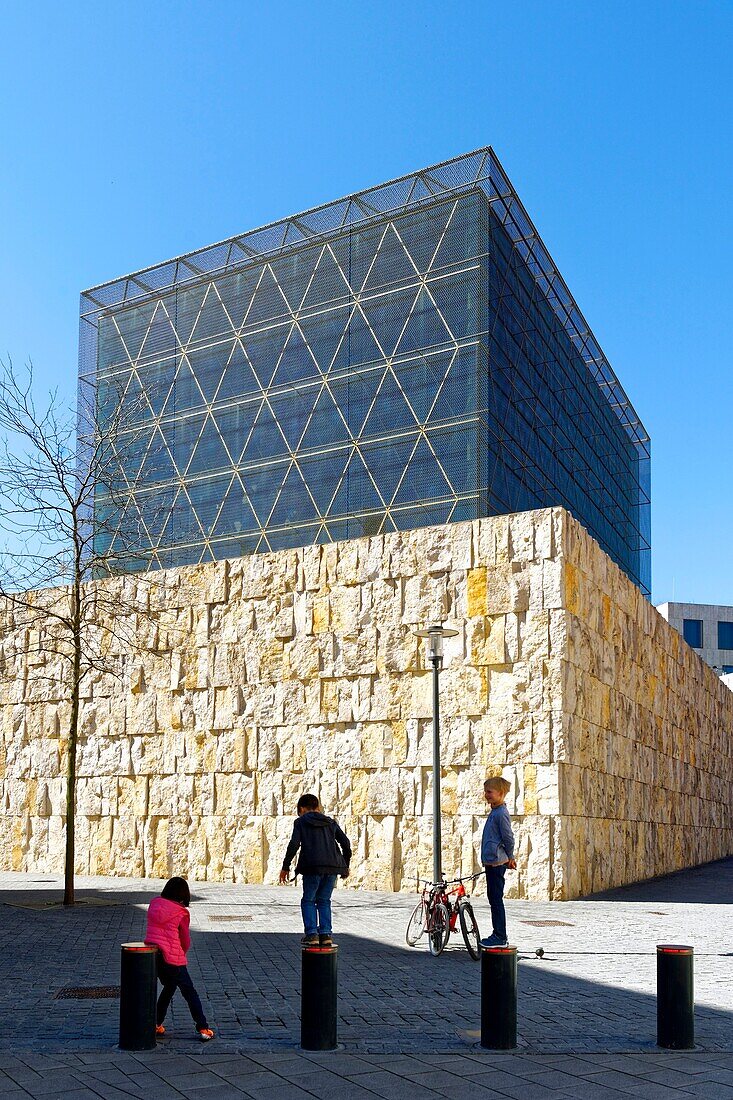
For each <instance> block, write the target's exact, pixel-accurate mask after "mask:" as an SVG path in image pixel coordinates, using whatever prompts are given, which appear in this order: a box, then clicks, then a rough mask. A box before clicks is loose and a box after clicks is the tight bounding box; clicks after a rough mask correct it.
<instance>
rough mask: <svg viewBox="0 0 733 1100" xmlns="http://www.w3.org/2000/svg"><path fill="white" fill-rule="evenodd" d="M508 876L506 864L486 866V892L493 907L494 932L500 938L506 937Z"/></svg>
mask: <svg viewBox="0 0 733 1100" xmlns="http://www.w3.org/2000/svg"><path fill="white" fill-rule="evenodd" d="M505 877H506V864H505V863H504V864H502V866H501V867H487V868H486V893H487V894H488V896H489V905H490V907H491V921H492V923H493V925H494V928H493V932H494V935H495V936H499V937H500V939H502V940H505V939H506V914H505V912H504V879H505Z"/></svg>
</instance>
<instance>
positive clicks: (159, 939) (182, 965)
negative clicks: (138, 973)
mask: <svg viewBox="0 0 733 1100" xmlns="http://www.w3.org/2000/svg"><path fill="white" fill-rule="evenodd" d="M190 904H191V891H190V890H189V888H188V883H187V882H186V880H185V878H171V879H169V880H168V882H166V884H165V886H164V887H163V890H162V893H161V895H160V897H159V898H153V900H152V901H151V903H150V905H149V906H148V927H147V930H146V932H145V942H146V943H154V944H155V946H156V947H157V948H158V957H157V967H158V978H159V979H160V981H161V984H162V986H163V991H162V993H161V994H160V997H159V998H158V1009H157V1020H156V1023H157V1027H156V1028H155V1032H156V1035H165V1028H164V1027H163V1020H164V1019H165V1014H166V1012H167V1011H168V1005H169V1004H170V1003H171V999H172V997H173V994H174V993H175V991H176V990H177V989H180V991H181V993H182V994H183V996H184V998H185V1000H186V1003H187V1005H188V1007H189V1009H190V1010H191V1015H192V1016H193V1022H194V1024H195V1025H196V1030H197V1031H198V1033H199V1035H200V1036H201V1039H202V1040H203V1041H204V1042H206V1041H207V1040H208V1039H213V1038H214V1032H213V1031H212V1030H211V1028H210V1027H209V1025H208V1024H207V1022H206V1017H205V1016H204V1010H203V1008H202V1006H201V1000H200V998H199V995H198V993H197V992H196V990H195V989H194V985H193V982H192V981H191V975H190V974H189V973H188V967H187V965H186V961H187V960H186V952H187V951H188V949H189V947H190V946H191V935H190V932H189V926H190V923H191V914H190V913H189V911H188V907H189V905H190Z"/></svg>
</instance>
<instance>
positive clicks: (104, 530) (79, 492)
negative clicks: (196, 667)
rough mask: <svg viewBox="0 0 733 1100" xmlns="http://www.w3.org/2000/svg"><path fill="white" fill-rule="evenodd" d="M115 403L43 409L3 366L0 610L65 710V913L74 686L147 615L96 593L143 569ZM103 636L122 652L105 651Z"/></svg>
mask: <svg viewBox="0 0 733 1100" xmlns="http://www.w3.org/2000/svg"><path fill="white" fill-rule="evenodd" d="M122 396H123V395H122V394H121V393H115V392H114V389H112V388H110V386H109V385H107V386H106V388H105V390H104V392H103V393H100V391H99V390H97V389H96V388H93V387H91V386H89V387H87V388H86V390H84V389H81V388H80V393H79V396H78V402H77V406H76V407H72V406H71V405H70V404H65V403H64V402H63V401H62V400H61V399H60V398H59V396H58V393H57V392H51V393H49V394H47V395H46V397H45V399H44V400H43V402H42V403H41V404H40V405H39V403H38V401H37V399H36V398H35V396H34V385H33V371H32V367H31V366H30V365H28V366H27V367H26V368H24V369H23V371H22V372H20V374H18V373H16V371H15V370H14V368H13V364H12V362H8V363H3V362H0V432H2V433H3V435H4V438H3V439H2V441H1V442H0V529H1V530H2V531H3V532H4V536H5V537H4V540H3V542H4V545H3V546H2V548H1V549H0V599H3V600H4V602H5V608H6V610H9V611H11V612H12V615H13V619H14V622H15V625H16V627H20V628H25V629H26V631H28V632H29V638H31V639H36V640H35V641H33V640H29V641H28V646H29V647H30V650H31V651H32V649H33V645H35V646H36V647H37V649H38V651H39V656H43V657H44V658H45V659H48V658H49V657H50V658H51V660H52V661H53V662H55V666H53V667H52V673H51V675H52V678H54V679H55V680H60V681H61V685H60V687H61V690H62V692H63V696H64V697H65V698H66V699H67V700H68V702H69V704H70V707H69V727H68V751H67V771H66V836H65V859H64V904H65V905H73V904H74V857H75V806H76V769H77V745H78V740H79V728H80V717H81V715H80V708H81V699H82V685H83V683H84V679H85V677H86V676H88V674H90V673H92V672H94V671H95V670H96V671H100V672H104V673H110V672H112V673H113V674H119V673H120V672H121V669H120V667H119V658H115V657H114V656H110V652H111V651H112V652H113V653H114V651H115V650H116V651H117V652H118V653H119V652H124V651H125V649H128V650H129V648H130V647H131V646H132V647H139V645H140V642H139V641H138V640H137V639H136V638H135V637H134V636H133V632H134V625H133V624H134V623H135V620H136V618H137V616H138V615H139V614H140V613H143V614H144V613H145V609H144V608H140V607H139V606H133V605H132V604H131V602H130V599H131V597H129V596H127V597H123V595H122V594H123V593H124V592H125V590H126V589H125V585H124V584H123V583H119V584H110V583H105V582H104V578H108V577H111V576H113V575H115V574H119V573H120V572H125V571H127V570H129V569H130V568H134V567H135V566H136V565H137V566H138V567H139V564H140V559H139V555H140V546H141V534H142V531H141V519H140V514H139V509H138V508H137V507H136V506H135V504H134V492H133V490H134V470H135V468H136V465H137V467H138V468H139V465H140V459H139V454H140V449H141V448H140V445H139V437H140V430H141V429H140V425H141V415H140V414H141V409H140V408H139V407H133V406H132V405H131V404H130V402H128V401H123V400H122ZM136 454H137V456H138V457H137V463H135V461H134V459H133V457H132V456H134V455H136ZM131 478H132V480H131ZM123 516H124V517H125V518H124V521H122V522H121V520H122V517H123ZM135 555H137V560H136V559H135ZM132 587H133V586H129V585H128V586H127V590H130V589H131V588H132ZM135 587H137V586H135ZM146 603H147V601H146ZM110 634H112V635H114V634H116V635H117V640H118V641H119V642H120V643H121V645H118V646H111V645H110Z"/></svg>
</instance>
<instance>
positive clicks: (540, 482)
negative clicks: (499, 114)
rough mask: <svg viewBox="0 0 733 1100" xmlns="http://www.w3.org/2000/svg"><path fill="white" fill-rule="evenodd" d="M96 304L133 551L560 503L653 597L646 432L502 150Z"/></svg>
mask: <svg viewBox="0 0 733 1100" xmlns="http://www.w3.org/2000/svg"><path fill="white" fill-rule="evenodd" d="M81 305H82V308H81V314H82V317H81V330H80V333H81V335H80V377H81V380H82V383H83V382H84V381H90V382H91V383H92V384H94V385H95V386H97V389H98V401H99V408H100V410H101V411H102V410H104V409H105V408H109V407H110V406H111V405H112V404H113V403H114V402H115V401H116V400H119V399H120V397H122V400H123V401H125V402H127V403H128V404H129V405H133V404H136V403H141V404H142V406H143V408H144V417H143V425H144V441H143V443H144V445H143V446H141V447H137V446H136V447H135V448H129V447H127V448H125V447H122V446H121V447H120V460H119V467H120V468H119V470H118V471H116V472H115V475H114V478H113V480H114V482H115V485H116V487H117V488H119V486H120V485H121V486H122V488H123V490H125V489H126V492H127V496H128V499H127V500H126V501H125V502H123V504H122V505H121V506H120V507H119V508H118V514H119V532H118V536H119V537H118V538H117V540H116V541H115V540H114V539H112V541H111V548H112V551H113V552H114V551H115V550H117V551H118V552H119V554H120V555H122V554H123V553H124V548H125V547H126V546H127V545H129V544H130V542H134V543H135V548H136V551H138V553H137V554H136V557H135V560H134V562H131V563H130V564H129V565H128V567H130V568H140V567H141V563H142V564H144V562H145V561H147V562H149V563H150V564H153V565H156V566H157V565H170V564H183V563H186V562H193V561H199V560H201V561H206V560H211V559H212V558H218V557H222V556H233V555H238V554H244V553H251V552H255V551H261V550H266V549H270V548H271V549H278V548H282V547H286V546H291V545H299V544H302V543H307V542H324V541H329V540H332V539H338V538H346V537H351V536H353V535H358V534H363V533H372V532H376V531H383V530H393V529H394V528H406V527H412V526H418V525H422V524H427V523H441V522H445V521H447V520H458V519H467V518H470V517H472V516H474V515H483V514H487V513H488V514H490V513H492V512H500V511H511V510H519V509H523V508H530V507H535V506H542V505H546V504H564V505H565V506H566V507H568V508H570V509H571V510H572V511H573V512H574V513H575V515H576V516H578V518H579V519H580V520H581V522H583V523H584V524H585V526H587V527H588V529H589V530H590V531H591V533H592V534H594V535H595V537H596V538H597V539H598V540H599V542H600V543H601V545H602V546H604V548H605V549H606V550H607V551H608V552H609V553H610V554H611V556H612V557H614V558H615V559H616V561H618V562H619V564H620V565H621V566H622V567H623V568H624V569H626V571H627V572H628V573H629V575H630V576H632V578H633V579H634V580H636V581H637V583H640V584H641V586H642V588H643V589H645V590H647V591H648V588H649V583H650V582H649V568H648V565H649V440H648V436H647V434H646V432H645V431H644V428H643V425H642V424H641V423H640V421H639V418H638V417H637V415H636V413H635V412H634V410H633V408H632V406H631V404H630V402H629V401H628V398H627V397H626V395H625V393H624V391H623V389H622V387H621V386H620V384H619V382H618V379H617V378H616V376H615V374H614V372H613V370H612V369H611V367H610V365H609V364H608V362H607V360H606V359H605V356H604V355H603V352H602V351H601V349H600V347H599V346H598V344H597V342H596V340H595V338H594V336H593V334H592V332H591V330H590V328H589V326H588V324H587V322H586V321H585V319H584V317H583V315H582V313H581V311H580V310H579V308H578V306H577V304H576V303H575V301H574V299H573V297H572V295H571V294H570V292H569V290H568V288H567V286H566V284H565V282H564V280H563V279H562V277H561V276H560V274H559V272H558V271H557V268H556V267H555V265H554V263H553V261H552V259H551V257H550V255H549V253H548V252H547V249H546V248H545V246H544V244H543V242H542V240H541V239H540V237H539V235H538V234H537V231H536V229H535V228H534V226H533V224H532V222H531V220H530V219H529V217H528V215H527V213H526V211H525V210H524V207H523V206H522V204H521V202H520V200H519V199H518V197H517V195H516V193H515V192H514V190H513V188H512V187H511V185H510V183H509V181H508V179H507V177H506V175H505V173H504V172H503V169H502V168H501V165H500V164H499V162H498V160H497V158H496V156H495V154H494V153H493V151H492V150H491V149H481V150H478V151H476V152H475V153H470V154H466V155H465V156H463V157H459V158H456V159H455V160H454V161H450V162H447V163H445V164H442V165H437V166H434V167H433V168H429V169H425V170H423V171H421V172H417V173H414V174H413V175H410V176H407V177H404V178H403V179H400V180H395V181H392V182H391V183H388V184H384V185H381V186H380V187H376V188H372V189H371V190H369V191H365V192H361V193H359V194H358V195H352V196H350V197H348V198H347V199H343V200H339V201H337V202H333V203H329V204H327V205H326V206H323V207H320V208H318V209H316V210H310V211H306V212H305V213H303V214H299V215H296V216H293V217H291V218H287V219H284V220H283V221H281V222H278V223H275V224H273V225H270V226H266V227H264V228H263V229H259V230H253V231H252V232H250V233H246V234H243V235H242V236H239V237H236V238H232V239H231V240H229V241H225V242H222V243H221V244H218V245H214V246H211V247H210V248H206V249H201V250H199V251H198V252H195V253H190V254H188V255H186V256H183V257H180V258H178V259H177V260H173V261H170V262H169V263H166V264H162V265H159V266H158V267H155V268H151V269H148V270H146V271H142V272H138V273H136V274H135V275H132V276H129V277H128V278H126V279H120V280H117V281H115V282H114V283H109V284H106V285H105V286H101V287H97V288H95V289H94V290H91V291H88V292H86V293H85V294H83V295H82V303H81ZM137 427H138V429H139V428H140V425H138V426H137ZM123 442H124V441H123ZM131 450H132V451H133V452H134V453H132V454H130V453H129V452H130V451H131ZM98 503H99V508H100V512H101V511H104V514H105V515H106V516H109V515H110V514H112V515H114V509H113V508H112V506H111V504H110V502H109V500H105V497H104V493H103V492H102V491H100V493H99V501H98ZM105 541H106V542H110V532H109V531H105ZM141 555H142V557H141ZM119 567H120V568H123V567H125V565H124V563H122V562H120V566H119Z"/></svg>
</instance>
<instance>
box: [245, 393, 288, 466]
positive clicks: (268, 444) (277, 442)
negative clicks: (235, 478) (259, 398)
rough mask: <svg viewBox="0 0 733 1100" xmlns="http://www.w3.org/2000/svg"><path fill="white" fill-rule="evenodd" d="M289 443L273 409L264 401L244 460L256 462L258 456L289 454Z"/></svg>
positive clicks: (246, 448)
mask: <svg viewBox="0 0 733 1100" xmlns="http://www.w3.org/2000/svg"><path fill="white" fill-rule="evenodd" d="M287 452H288V445H287V443H286V442H285V438H284V436H283V433H282V432H281V431H280V429H279V427H278V425H277V421H276V420H275V417H274V416H273V414H272V410H271V409H270V407H269V405H268V404H267V402H266V401H264V402H263V403H262V406H261V408H260V411H259V413H258V414H257V419H256V421H255V424H254V428H253V429H252V434H251V435H250V437H249V440H248V442H247V446H246V447H245V450H244V454H243V456H242V461H244V462H254V461H255V460H256V459H258V458H274V457H275V456H276V455H281V454H287Z"/></svg>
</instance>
